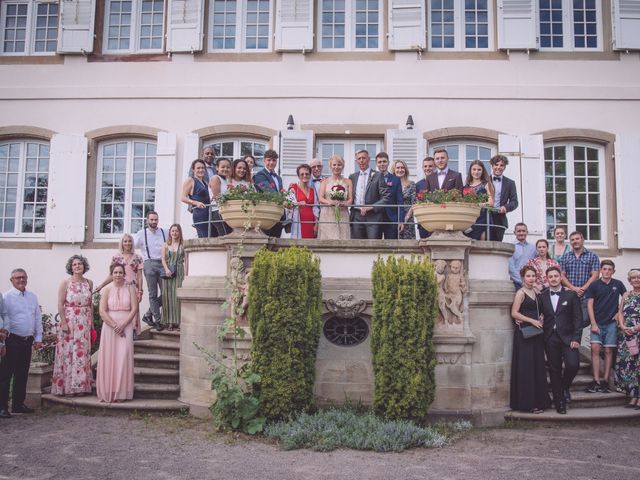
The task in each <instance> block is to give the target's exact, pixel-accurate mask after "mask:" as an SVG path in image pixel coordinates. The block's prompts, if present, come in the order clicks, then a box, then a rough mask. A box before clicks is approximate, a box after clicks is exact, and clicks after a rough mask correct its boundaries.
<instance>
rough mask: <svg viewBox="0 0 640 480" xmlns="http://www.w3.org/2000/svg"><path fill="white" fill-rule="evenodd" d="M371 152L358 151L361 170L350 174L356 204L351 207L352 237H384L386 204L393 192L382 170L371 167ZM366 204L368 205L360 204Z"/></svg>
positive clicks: (358, 162) (357, 156) (357, 157)
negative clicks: (383, 227)
mask: <svg viewBox="0 0 640 480" xmlns="http://www.w3.org/2000/svg"><path fill="white" fill-rule="evenodd" d="M370 161H371V159H370V158H369V152H367V151H366V150H360V151H359V152H358V153H356V162H357V164H358V167H360V168H359V171H358V172H356V173H353V174H351V175H350V176H349V178H350V179H351V183H352V184H353V191H354V193H355V195H354V204H355V205H356V206H354V207H351V212H350V214H349V221H350V222H351V238H368V239H373V238H377V239H380V238H382V224H381V222H384V219H385V214H384V205H387V204H389V203H390V196H391V193H390V192H389V189H388V188H387V184H386V183H385V181H384V177H383V176H382V174H381V173H380V172H374V171H373V170H371V169H370V168H369V162H370ZM360 205H366V206H360Z"/></svg>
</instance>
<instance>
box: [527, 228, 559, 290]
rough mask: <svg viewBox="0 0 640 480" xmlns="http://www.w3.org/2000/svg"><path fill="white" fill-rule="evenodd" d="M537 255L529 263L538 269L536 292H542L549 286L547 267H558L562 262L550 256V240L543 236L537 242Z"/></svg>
mask: <svg viewBox="0 0 640 480" xmlns="http://www.w3.org/2000/svg"><path fill="white" fill-rule="evenodd" d="M536 253H537V255H536V256H535V257H534V258H532V259H531V260H529V265H531V266H532V267H533V268H535V269H536V284H535V289H536V293H541V292H542V290H544V289H545V288H549V282H547V268H549V267H558V268H560V264H559V263H558V262H556V261H555V260H554V259H553V258H551V257H550V256H549V242H547V241H546V240H545V239H544V238H541V239H540V240H538V241H537V242H536Z"/></svg>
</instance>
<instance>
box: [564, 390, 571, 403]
mask: <svg viewBox="0 0 640 480" xmlns="http://www.w3.org/2000/svg"><path fill="white" fill-rule="evenodd" d="M563 393H564V401H565V402H567V403H571V392H570V391H569V389H568V388H566V389H565V390H564V392H563Z"/></svg>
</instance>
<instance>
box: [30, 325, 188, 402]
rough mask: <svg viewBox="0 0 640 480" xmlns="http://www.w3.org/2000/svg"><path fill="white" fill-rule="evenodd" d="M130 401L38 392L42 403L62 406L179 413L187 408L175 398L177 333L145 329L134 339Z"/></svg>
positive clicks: (177, 393)
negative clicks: (62, 395) (109, 400)
mask: <svg viewBox="0 0 640 480" xmlns="http://www.w3.org/2000/svg"><path fill="white" fill-rule="evenodd" d="M133 346H134V353H133V365H134V367H133V371H134V392H133V400H131V401H126V402H119V403H112V404H107V403H101V402H99V401H98V399H97V398H96V396H95V390H94V394H93V395H87V396H85V397H70V398H67V397H57V396H54V395H51V394H49V393H47V394H43V395H42V401H43V404H44V405H48V406H56V405H66V406H71V407H74V408H80V409H90V410H102V411H112V412H115V413H131V412H138V413H152V412H155V413H166V414H170V413H181V412H186V411H188V408H187V406H186V405H184V404H183V403H181V402H179V401H178V396H179V395H180V357H179V355H180V333H179V332H167V331H162V332H157V331H155V330H151V329H148V330H145V331H144V332H142V334H141V335H140V337H139V338H138V339H137V340H135V341H134V343H133Z"/></svg>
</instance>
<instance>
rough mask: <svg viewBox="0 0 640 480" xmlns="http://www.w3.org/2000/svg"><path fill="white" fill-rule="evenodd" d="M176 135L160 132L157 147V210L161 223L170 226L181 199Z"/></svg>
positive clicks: (163, 225)
mask: <svg viewBox="0 0 640 480" xmlns="http://www.w3.org/2000/svg"><path fill="white" fill-rule="evenodd" d="M176 181H178V179H177V178H176V135H175V133H168V132H159V133H158V144H157V148H156V196H155V210H156V212H158V217H159V218H160V225H161V226H162V227H168V226H169V225H171V224H172V223H174V222H175V207H176V205H177V202H179V201H180V199H179V198H178V196H177V195H176Z"/></svg>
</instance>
